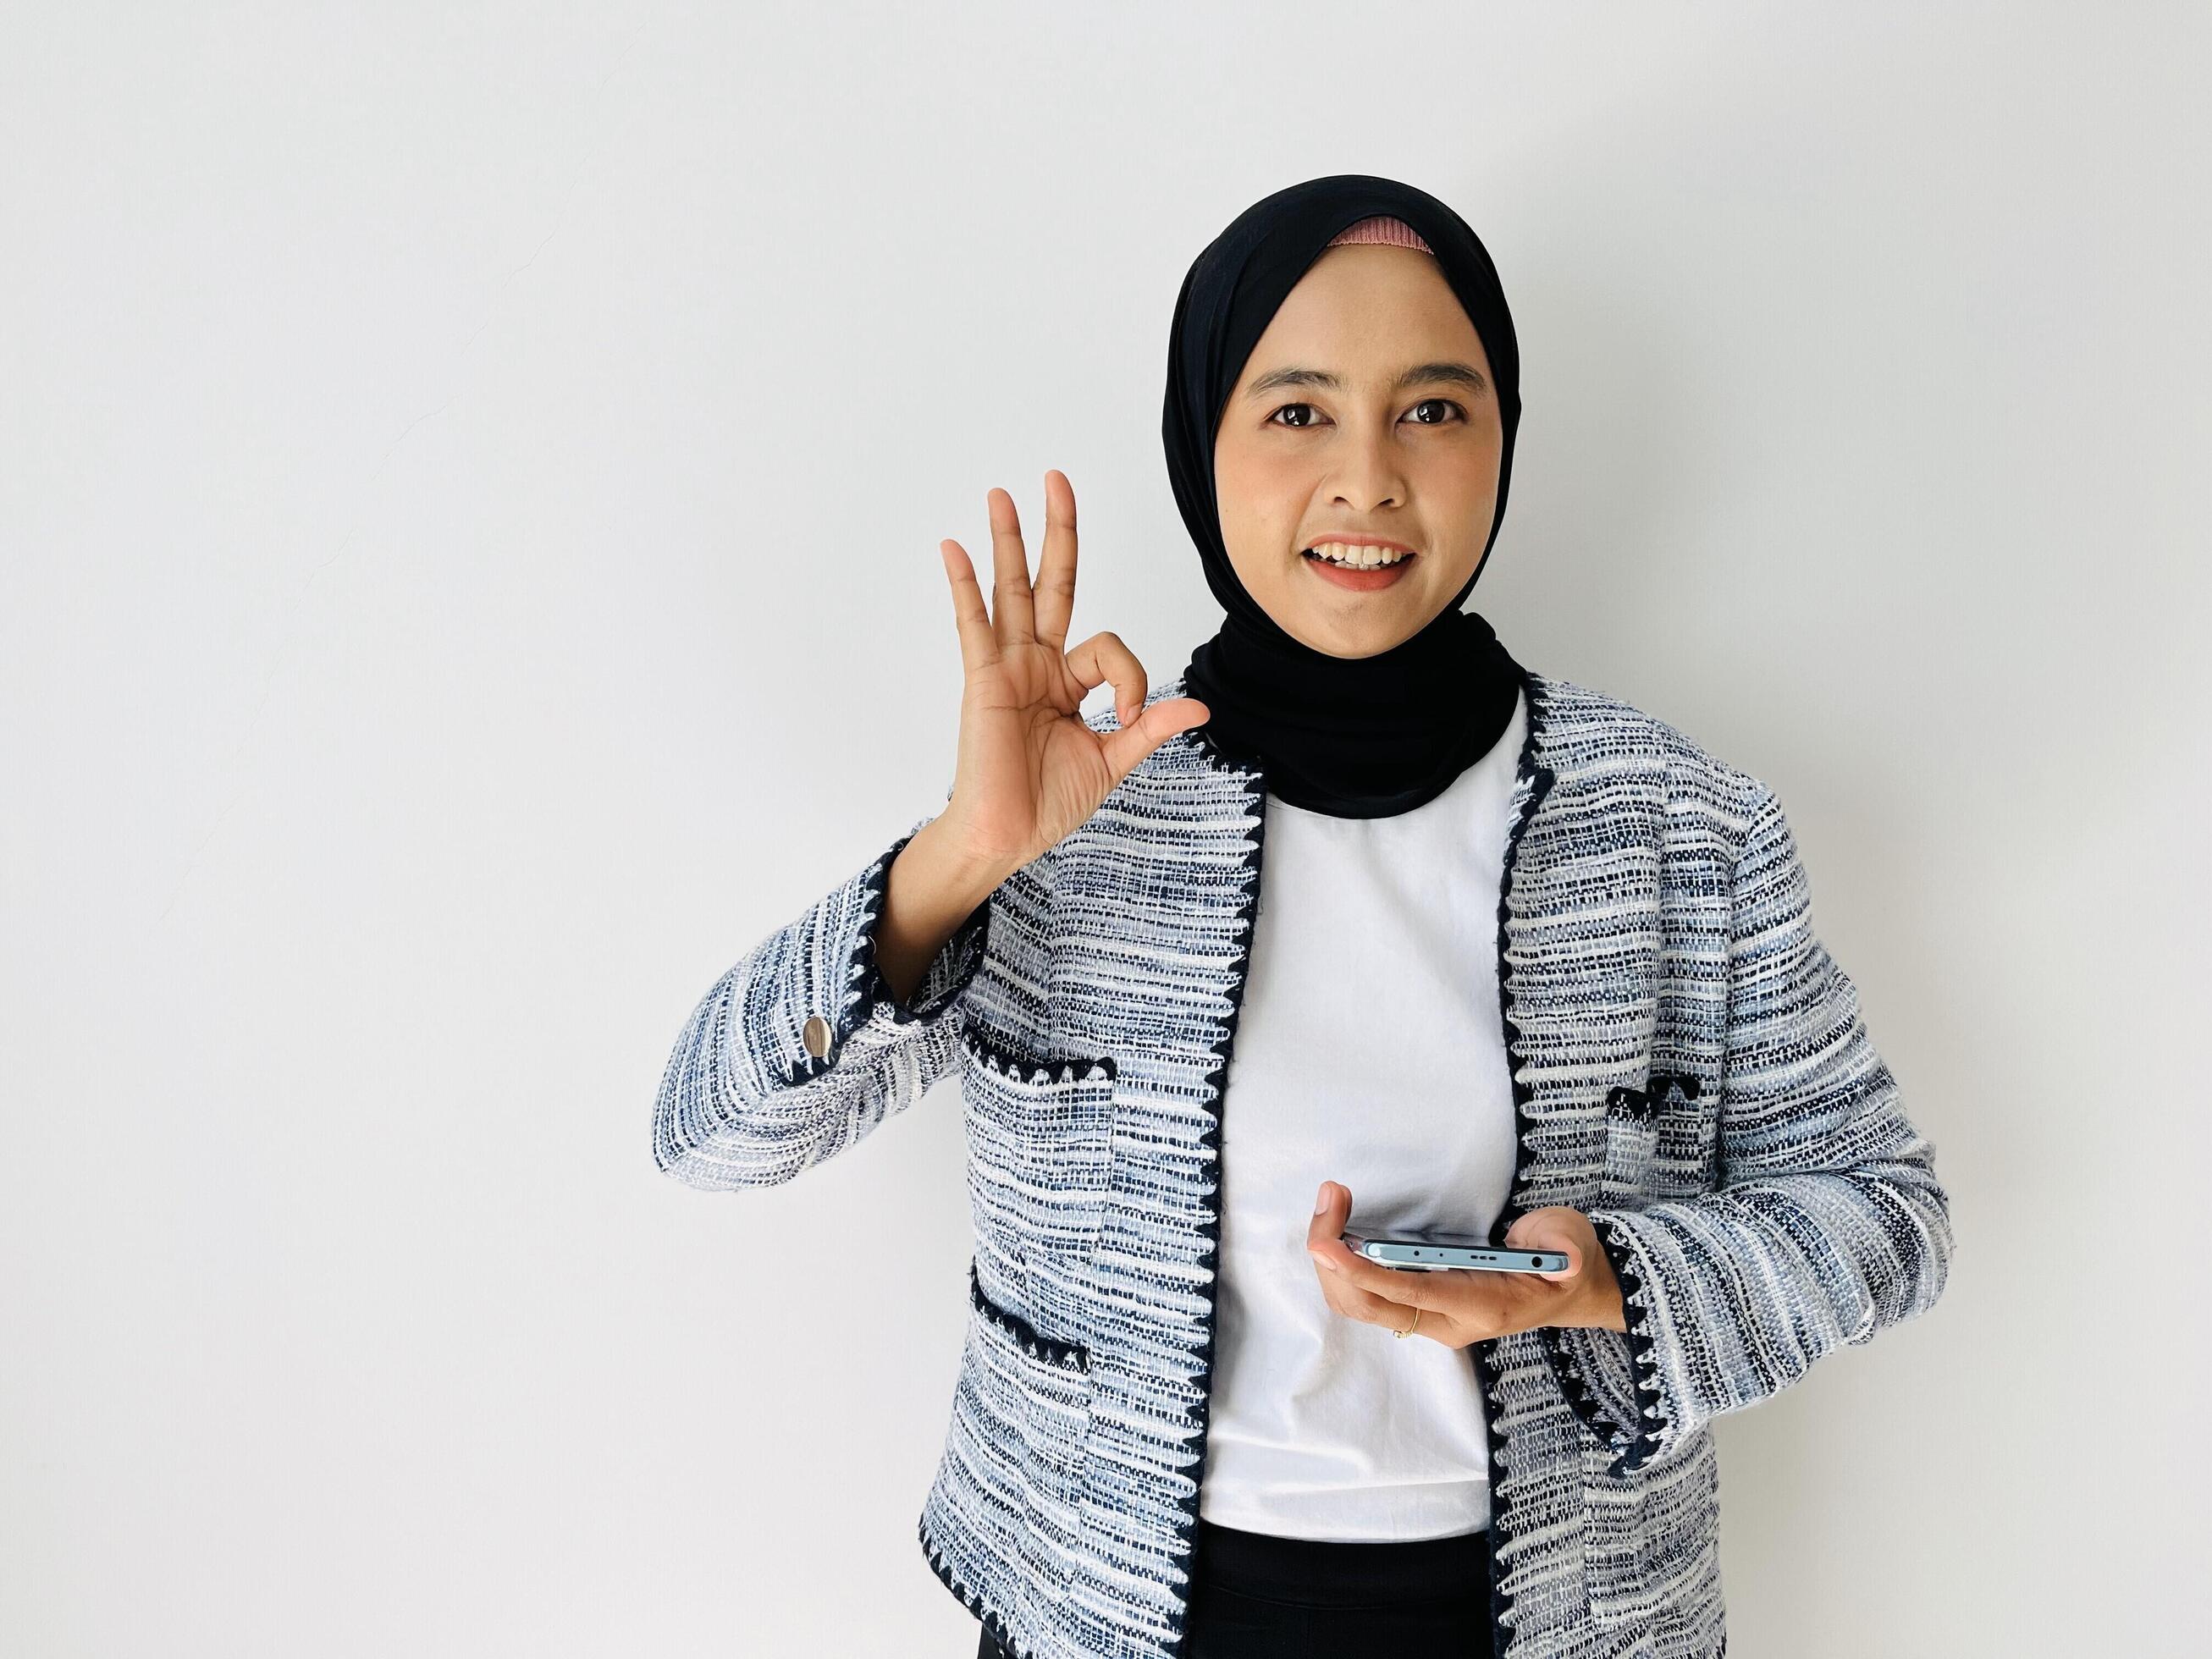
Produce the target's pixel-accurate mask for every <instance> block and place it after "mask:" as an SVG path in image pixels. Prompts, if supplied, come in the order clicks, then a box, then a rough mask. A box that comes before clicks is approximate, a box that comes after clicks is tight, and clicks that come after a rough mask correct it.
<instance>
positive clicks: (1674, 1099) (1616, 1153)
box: [1604, 1072, 1719, 1202]
mask: <svg viewBox="0 0 2212 1659" xmlns="http://www.w3.org/2000/svg"><path fill="white" fill-rule="evenodd" d="M1715 1108H1716V1103H1715V1102H1714V1100H1713V1099H1712V1091H1711V1090H1709V1089H1707V1088H1706V1087H1705V1085H1704V1084H1703V1083H1701V1082H1700V1081H1699V1079H1697V1078H1696V1077H1694V1076H1692V1075H1691V1074H1689V1073H1674V1072H1666V1073H1660V1072H1655V1073H1652V1074H1651V1076H1650V1078H1649V1079H1647V1081H1646V1083H1645V1085H1644V1087H1642V1088H1640V1089H1639V1088H1628V1087H1626V1086H1624V1087H1620V1088H1613V1089H1608V1090H1607V1091H1606V1096H1605V1173H1604V1194H1605V1198H1606V1200H1607V1201H1608V1202H1610V1201H1613V1200H1622V1199H1634V1198H1644V1199H1668V1198H1682V1197H1688V1196H1692V1195H1693V1194H1699V1193H1705V1192H1710V1191H1711V1190H1712V1186H1713V1153H1714V1147H1715V1139H1716V1132H1717V1127H1718V1124H1719V1118H1718V1116H1717V1112H1716V1109H1715Z"/></svg>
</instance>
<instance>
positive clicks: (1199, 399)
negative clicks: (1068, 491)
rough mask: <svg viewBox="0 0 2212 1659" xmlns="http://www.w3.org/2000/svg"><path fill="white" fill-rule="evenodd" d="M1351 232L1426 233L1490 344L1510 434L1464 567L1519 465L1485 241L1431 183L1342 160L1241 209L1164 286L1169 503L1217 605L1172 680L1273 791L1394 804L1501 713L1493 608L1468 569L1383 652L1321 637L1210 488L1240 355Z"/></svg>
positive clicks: (1357, 803)
mask: <svg viewBox="0 0 2212 1659" xmlns="http://www.w3.org/2000/svg"><path fill="white" fill-rule="evenodd" d="M1376 221H1380V222H1381V223H1380V224H1376V223H1374V222H1376ZM1391 222H1395V226H1396V227H1397V228H1393V226H1392V224H1391ZM1407 230H1410V231H1411V233H1412V235H1411V238H1410V240H1409V239H1407V236H1406V234H1405V233H1406V231H1407ZM1346 232H1350V233H1352V234H1350V235H1348V236H1346V240H1353V241H1370V240H1388V241H1389V242H1391V243H1392V244H1394V245H1395V246H1417V245H1425V250H1426V251H1427V252H1429V253H1430V254H1431V255H1432V256H1433V257H1434V258H1436V260H1437V264H1438V266H1439V267H1440V268H1441V269H1442V271H1443V276H1444V280H1445V281H1446V282H1447V283H1449V284H1450V286H1451V289H1452V292H1453V293H1454V294H1455V295H1457V296H1458V297H1459V301H1460V304H1461V305H1462V306H1463V307H1465V308H1466V310H1467V314H1468V320H1469V321H1471V322H1472V323H1473V324H1474V330H1475V332H1476V334H1477V335H1479V336H1480V337H1481V340H1482V345H1483V349H1484V351H1485V352H1486V354H1487V355H1488V356H1489V359H1490V368H1491V378H1492V382H1493V384H1494V392H1495V395H1496V397H1497V399H1498V411H1499V414H1500V416H1501V417H1502V419H1503V422H1504V449H1503V452H1502V453H1501V455H1500V457H1499V461H1498V506H1497V510H1496V512H1495V513H1494V514H1493V516H1492V520H1491V525H1490V536H1489V539H1488V540H1486V541H1485V542H1484V544H1483V557H1482V559H1480V560H1478V561H1477V562H1476V566H1475V571H1476V574H1480V572H1481V569H1482V568H1483V565H1484V564H1485V563H1486V562H1487V560H1488V556H1489V551H1490V545H1491V543H1492V542H1494V541H1496V540H1497V538H1498V525H1499V524H1500V523H1501V522H1502V521H1503V520H1504V517H1505V496H1506V486H1507V484H1508V483H1509V482H1510V479H1511V477H1512V473H1513V436H1514V432H1515V429H1516V428H1517V427H1518V426H1519V424H1520V420H1521V353H1520V345H1519V342H1518V341H1517V340H1516V337H1515V336H1514V331H1513V317H1512V313H1510V311H1509V310H1508V309H1507V308H1506V304H1505V294H1504V289H1503V288H1502V287H1500V285H1499V283H1498V272H1497V270H1496V268H1495V267H1494V266H1493V265H1492V264H1491V260H1490V255H1489V252H1487V250H1486V249H1485V248H1484V247H1483V246H1482V243H1481V241H1480V240H1479V239H1478V238H1477V237H1476V236H1475V234H1474V230H1473V229H1472V228H1469V227H1468V223H1467V222H1466V221H1465V220H1463V219H1462V218H1461V217H1460V216H1459V215H1458V214H1457V213H1455V211H1453V210H1452V209H1451V208H1450V207H1449V206H1447V205H1446V204H1444V203H1443V202H1441V201H1439V200H1438V199H1437V197H1433V196H1431V195H1430V194H1429V193H1428V192H1427V191H1422V190H1418V189H1416V188H1414V187H1413V185H1405V184H1401V183H1399V182H1398V181H1396V180H1395V179H1382V178H1377V177H1375V176H1373V175H1371V174H1368V173H1336V174H1332V175H1331V176H1329V177H1328V178H1322V179H1308V180H1307V181H1306V182H1305V183H1304V184H1299V185H1291V186H1290V187H1289V188H1288V189H1285V190H1280V191H1276V192H1275V193H1274V194H1273V195H1272V196H1269V197H1264V198H1262V199H1261V200H1260V201H1258V202H1255V204H1253V205H1252V206H1250V207H1249V208H1247V209H1246V210H1244V211H1243V213H1241V214H1239V215H1237V217H1236V219H1234V220H1233V221H1232V222H1231V223H1230V225H1229V227H1228V228H1227V229H1225V230H1224V231H1223V232H1222V233H1221V234H1220V235H1218V237H1216V238H1215V239H1214V240H1213V241H1212V243H1211V244H1210V245H1209V246H1207V247H1206V250H1205V251H1204V252H1201V253H1200V255H1199V256H1198V258H1197V259H1196V261H1194V263H1193V264H1192V265H1191V268H1190V270H1189V272H1188V275H1187V276H1185V277H1184V278H1183V284H1182V292H1181V293H1180V294H1179V295H1177V296H1176V308H1175V320H1174V324H1173V327H1172V330H1171V331H1170V337H1169V342H1168V376H1167V398H1166V404H1165V408H1164V412H1163V415H1162V420H1161V436H1162V438H1163V440H1164V443H1165V445H1166V449H1167V464H1168V477H1169V480H1170V483H1171V484H1172V485H1173V486H1174V489H1175V496H1176V507H1178V509H1180V511H1181V512H1182V520H1183V523H1184V525H1185V526H1187V527H1188V530H1189V531H1190V535H1191V539H1192V540H1193V541H1194V542H1195V543H1196V544H1197V546H1198V551H1199V556H1200V559H1201V560H1202V561H1203V562H1204V564H1205V568H1206V586H1208V587H1209V588H1211V589H1212V592H1213V596H1214V598H1215V599H1218V600H1219V601H1220V603H1221V606H1222V609H1223V610H1224V611H1225V612H1226V613H1227V615H1226V616H1225V618H1224V619H1223V622H1222V625H1221V628H1220V630H1219V631H1218V633H1216V634H1215V635H1214V636H1213V637H1212V639H1210V640H1208V641H1206V642H1205V643H1204V644H1202V645H1200V647H1198V649H1197V650H1196V651H1195V652H1194V653H1192V655H1191V659H1190V665H1189V666H1188V669H1187V670H1186V671H1185V677H1184V678H1185V685H1184V690H1185V691H1186V693H1187V694H1188V695H1189V696H1194V697H1196V698H1197V699H1199V701H1200V702H1203V703H1205V704H1206V708H1207V710H1208V711H1209V718H1208V720H1206V724H1205V726H1203V727H1202V728H1200V730H1201V732H1202V733H1203V735H1204V736H1205V737H1206V739H1207V740H1208V741H1209V742H1210V743H1212V744H1213V745H1214V747H1215V748H1216V749H1217V750H1218V751H1219V752H1221V753H1222V754H1223V755H1224V756H1225V757H1230V758H1231V759H1241V760H1249V761H1252V762H1256V763H1258V765H1259V766H1260V767H1261V769H1262V771H1263V772H1264V774H1265V776H1266V781H1267V789H1268V791H1269V793H1272V794H1274V795H1276V796H1278V797H1279V799H1283V800H1285V801H1287V802H1289V803H1290V804H1291V805H1294V806H1301V807H1304V808H1306V809H1308V810H1310V811H1317V812H1324V813H1328V814H1329V815H1330V816H1332V817H1395V816H1396V815H1397V814H1399V813H1401V812H1410V811H1413V809H1414V808H1415V807H1417V806H1420V805H1425V804H1426V803H1427V802H1429V801H1431V800H1433V799H1436V797H1437V796H1438V795H1440V794H1442V793H1443V792H1444V790H1445V789H1446V788H1448V787H1450V785H1451V782H1452V781H1453V780H1454V779H1455V778H1456V777H1458V776H1459V775H1460V774H1461V773H1462V772H1463V771H1465V770H1466V769H1468V767H1470V766H1472V765H1473V764H1474V763H1475V762H1476V761H1478V760H1480V759H1481V758H1482V757H1483V756H1484V755H1486V754H1487V753H1488V752H1489V751H1490V750H1491V748H1492V746H1493V745H1494V744H1496V743H1497V742H1498V738H1500V737H1501V736H1503V735H1504V732H1505V728H1506V726H1507V725H1508V724H1509V723H1510V720H1512V718H1513V708H1514V704H1515V700H1516V697H1517V696H1518V695H1519V692H1520V689H1521V683H1522V671H1521V668H1520V665H1518V664H1517V663H1516V662H1515V661H1514V660H1513V659H1512V657H1511V656H1510V654H1509V653H1507V652H1506V649H1505V647H1504V645H1503V644H1502V643H1500V642H1499V641H1498V635H1497V633H1496V631H1495V630H1494V629H1492V627H1491V625H1490V623H1488V622H1487V621H1486V620H1485V619H1484V618H1483V617H1481V616H1480V614H1479V613H1477V612H1475V611H1462V610H1461V609H1460V608H1459V607H1460V605H1461V603H1462V601H1463V600H1465V599H1466V598H1467V596H1468V592H1469V591H1470V590H1471V589H1472V588H1473V587H1474V582H1475V576H1474V575H1470V576H1469V577H1468V579H1467V585H1466V586H1463V587H1462V588H1461V589H1460V591H1459V592H1457V593H1456V594H1455V595H1454V596H1453V597H1452V599H1451V600H1450V602H1449V604H1447V605H1445V606H1444V608H1443V610H1442V611H1439V612H1437V615H1436V617H1433V618H1432V619H1431V621H1430V623H1428V625H1427V626H1426V627H1425V628H1423V629H1421V630H1420V632H1419V633H1418V634H1415V635H1413V637H1412V638H1411V639H1408V640H1405V641H1401V642H1400V643H1399V644H1397V645H1395V646H1394V647H1391V648H1390V649H1389V650H1388V651H1384V652H1381V653H1377V654H1376V655H1375V656H1371V657H1337V656H1332V655H1330V654H1329V653H1327V652H1325V651H1316V649H1314V648H1313V647H1311V646H1309V645H1307V644H1305V643H1304V641H1301V640H1298V639H1297V638H1295V637H1294V636H1292V635H1290V634H1289V633H1286V632H1285V630H1284V629H1283V628H1282V627H1281V626H1280V625H1279V623H1276V622H1275V620H1274V619H1273V617H1270V616H1268V614H1267V612H1266V611H1264V610H1262V609H1261V606H1260V605H1258V604H1257V603H1256V602H1255V600H1254V599H1253V598H1252V596H1251V595H1250V593H1249V592H1246V591H1245V587H1244V585H1243V582H1242V581H1241V580H1238V578H1237V573H1236V570H1235V568H1234V567H1232V566H1231V563H1230V561H1229V551H1228V549H1227V547H1226V546H1225V544H1224V543H1223V540H1222V535H1221V515H1220V507H1219V503H1218V501H1216V499H1215V496H1214V489H1213V443H1214V437H1215V435H1216V434H1217V433H1218V430H1219V425H1220V419H1221V414H1222V410H1223V406H1224V405H1225V404H1226V403H1227V401H1228V398H1229V394H1230V393H1231V392H1232V391H1234V390H1235V389H1236V386H1237V380H1238V379H1239V377H1240V376H1241V375H1242V374H1243V371H1244V364H1245V362H1246V360H1247V359H1249V357H1250V356H1251V355H1252V349H1253V347H1254V346H1255V345H1256V344H1258V343H1259V340H1260V337H1261V335H1262V334H1263V333H1265V332H1266V331H1267V325H1268V323H1269V322H1270V321H1272V320H1273V318H1274V315H1275V313H1276V311H1277V309H1278V308H1279V307H1280V306H1281V305H1282V303H1283V301H1284V299H1285V297H1286V296H1287V295H1289V294H1290V291H1291V289H1293V288H1295V287H1296V286H1297V283H1298V279H1299V278H1300V277H1301V276H1304V274H1305V272H1306V270H1307V268H1308V267H1309V266H1310V265H1311V264H1313V262H1314V261H1315V260H1316V258H1320V257H1321V255H1322V252H1324V251H1325V250H1326V249H1327V248H1328V247H1329V246H1331V245H1332V240H1333V239H1334V238H1337V237H1338V236H1339V235H1340V234H1343V233H1346Z"/></svg>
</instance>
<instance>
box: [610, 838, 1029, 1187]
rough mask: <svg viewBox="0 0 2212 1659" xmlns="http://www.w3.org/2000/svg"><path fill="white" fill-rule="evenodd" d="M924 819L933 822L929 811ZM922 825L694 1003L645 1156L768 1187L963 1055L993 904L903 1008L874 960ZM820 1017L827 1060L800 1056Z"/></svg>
mask: <svg viewBox="0 0 2212 1659" xmlns="http://www.w3.org/2000/svg"><path fill="white" fill-rule="evenodd" d="M931 816H932V817H934V816H935V815H934V814H932V815H931ZM929 822H930V818H928V817H924V818H922V819H921V820H920V821H919V822H918V823H915V826H914V828H913V829H908V831H907V832H906V833H905V834H904V835H902V836H899V837H898V839H897V840H896V841H894V842H891V844H890V846H888V847H886V848H884V850H883V851H882V852H880V853H878V854H876V856H875V857H874V858H872V859H871V860H869V861H868V862H867V863H866V865H865V866H862V867H861V868H860V869H859V870H857V871H855V872H854V873H852V874H851V875H849V876H848V877H846V878H844V879H843V880H842V881H841V882H839V883H838V884H836V886H835V887H833V888H831V889H830V890H829V891H828V892H827V893H825V894H823V896H821V897H820V898H818V899H817V900H815V901H814V902H813V903H811V905H809V906H808V907H807V908H806V909H805V910H804V911H803V912H801V913H800V914H799V915H798V916H796V917H795V918H793V920H792V921H788V922H787V923H786V924H784V925H783V926H782V927H779V928H777V929H776V930H775V931H774V932H773V933H769V936H768V937H767V938H766V939H763V940H762V941H761V942H760V943H759V944H758V945H756V946H755V947H754V948H753V950H752V951H750V953H748V954H747V955H746V956H745V957H744V959H743V960H741V961H740V962H738V963H737V964H736V965H735V966H734V967H732V969H730V970H729V971H728V972H727V973H726V974H724V975H722V976H721V978H720V979H719V980H718V981H715V983H714V987H713V988H712V989H710V990H709V991H708V993H707V994H706V995H705V996H704V997H703V998H702V999H701V1000H700V1002H699V1005H698V1006H697V1007H696V1008H695V1009H693V1010H692V1012H691V1016H690V1019H688V1020H687V1021H686V1022H685V1023H684V1029H683V1030H682V1031H681V1032H680V1033H679V1034H678V1037H677V1039H676V1047H675V1050H674V1052H673V1053H672V1054H671V1055H670V1056H669V1060H668V1066H667V1069H666V1071H665V1073H663V1074H662V1077H661V1080H660V1088H659V1094H658V1096H657V1097H656V1098H655V1102H654V1105H653V1161H654V1163H655V1164H657V1165H658V1166H659V1169H660V1170H661V1171H662V1172H663V1173H664V1174H666V1175H670V1176H674V1177H675V1178H676V1179H677V1180H678V1181H681V1182H684V1183H685V1184H686V1185H689V1186H692V1187H699V1188H709V1189H716V1190H720V1189H727V1188H738V1187H769V1186H775V1185H776V1184H778V1183H780V1182H786V1181H788V1180H790V1179H791V1178H792V1177H793V1176H796V1175H798V1174H799V1172H800V1171H802V1170H806V1169H808V1168H811V1166H812V1165H814V1164H818V1163H820V1162H821V1161H822V1160H823V1158H828V1157H829V1156H831V1155H832V1154H833V1153H836V1152H842V1151H843V1150H844V1149H845V1148H846V1147H848V1146H852V1145H853V1144H854V1142H856V1141H858V1140H859V1139H860V1138H861V1137H862V1136H864V1135H866V1134H867V1133H869V1132H870V1131H871V1130H872V1129H873V1128H875V1127H877V1125H878V1124H880V1123H882V1122H883V1121H884V1119H886V1118H888V1117H890V1116H891V1115H894V1114H896V1113H898V1112H902V1111H904V1110H905V1109H907V1108H908V1106H911V1105H912V1104H913V1103H915V1101H917V1100H919V1099H920V1098H921V1096H922V1094H923V1093H924V1091H927V1089H928V1087H929V1085H931V1084H933V1083H934V1082H935V1081H937V1079H939V1078H940V1077H942V1076H943V1075H944V1074H945V1073H946V1072H948V1071H950V1070H951V1068H952V1066H953V1065H954V1064H955V1062H956V1061H957V1059H958V1057H959V1038H960V1029H961V1028H960V1013H959V1006H960V1005H959V999H960V996H961V994H962V993H963V991H965V990H966V989H967V988H968V987H969V984H970V983H971V982H972V981H973V980H974V978H975V971H976V969H977V968H978V967H979V966H980V965H981V963H982V960H983V957H984V953H985V950H986V948H987V945H988V943H989V935H990V926H991V910H992V902H991V901H989V900H987V901H986V902H983V903H981V904H980V905H978V906H977V907H976V908H975V910H974V911H973V912H972V913H971V914H970V915H969V916H968V917H967V918H966V919H965V920H963V921H962V922H961V924H960V926H959V927H957V929H955V930H954V932H953V934H952V936H951V939H947V940H946V941H945V945H944V947H943V948H942V949H941V950H939V951H938V953H937V955H936V956H935V957H933V958H932V959H931V961H930V963H929V964H928V966H927V968H926V969H924V971H923V973H922V976H921V981H920V982H919V983H918V984H917V985H916V986H915V989H914V992H913V994H912V997H911V1000H908V1001H907V1002H900V1001H899V1000H897V999H896V998H895V997H894V996H893V995H892V994H891V991H890V983H889V982H888V981H886V980H885V979H884V976H883V973H882V970H881V969H879V968H878V966H877V963H876V934H875V925H876V921H877V919H878V916H880V915H881V914H882V911H883V900H884V888H885V885H886V883H887V881H888V879H889V875H890V865H891V860H893V859H895V858H896V857H897V856H898V853H899V850H900V849H901V848H903V847H904V846H905V845H906V844H907V842H909V841H911V840H913V838H914V837H915V834H916V833H918V832H919V831H920V830H921V828H922V827H923V825H924V824H927V823H929ZM817 1014H818V1015H820V1016H821V1017H822V1018H823V1020H825V1021H826V1022H827V1023H828V1024H829V1052H828V1054H826V1055H822V1056H817V1055H816V1054H811V1052H809V1050H808V1049H807V1047H806V1042H805V1028H806V1024H807V1021H808V1019H809V1018H810V1017H811V1016H813V1015H817Z"/></svg>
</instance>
